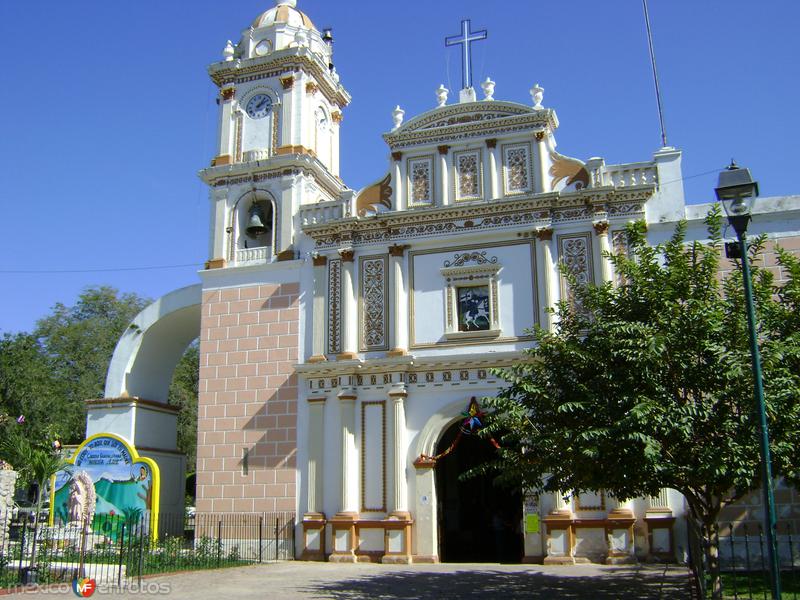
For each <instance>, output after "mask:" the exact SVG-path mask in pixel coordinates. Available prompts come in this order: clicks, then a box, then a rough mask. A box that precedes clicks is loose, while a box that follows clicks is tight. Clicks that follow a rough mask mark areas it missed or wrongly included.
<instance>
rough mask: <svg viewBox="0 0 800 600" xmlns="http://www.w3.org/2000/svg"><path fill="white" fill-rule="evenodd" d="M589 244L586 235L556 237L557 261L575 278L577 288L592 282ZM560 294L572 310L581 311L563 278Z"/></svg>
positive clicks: (590, 242) (570, 288)
mask: <svg viewBox="0 0 800 600" xmlns="http://www.w3.org/2000/svg"><path fill="white" fill-rule="evenodd" d="M591 244H592V241H591V236H590V235H589V234H588V233H583V234H576V235H561V236H558V253H559V259H560V260H561V262H562V263H564V264H565V265H566V266H567V269H569V271H570V273H572V275H573V276H574V277H575V283H576V284H577V285H579V286H581V285H587V284H590V283H593V282H594V275H593V273H594V268H593V266H592V246H591ZM561 293H562V297H563V298H566V299H567V300H568V301H569V302H570V304H572V306H573V308H575V309H576V310H581V306H579V305H578V300H577V298H576V296H575V290H574V289H572V286H571V285H570V283H569V281H568V280H567V278H566V277H563V276H562V277H561Z"/></svg>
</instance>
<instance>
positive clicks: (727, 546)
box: [688, 521, 800, 600]
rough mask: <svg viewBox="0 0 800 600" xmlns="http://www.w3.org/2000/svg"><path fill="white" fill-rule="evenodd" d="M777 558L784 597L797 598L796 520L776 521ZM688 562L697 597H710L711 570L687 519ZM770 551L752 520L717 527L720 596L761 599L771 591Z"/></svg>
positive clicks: (798, 549)
mask: <svg viewBox="0 0 800 600" xmlns="http://www.w3.org/2000/svg"><path fill="white" fill-rule="evenodd" d="M777 529H778V530H777V534H778V535H777V545H778V559H779V564H780V569H781V588H782V590H783V594H782V595H783V600H800V573H798V570H799V569H798V566H799V565H800V544H798V541H800V540H798V537H797V529H796V523H794V522H789V523H779V524H778V528H777ZM688 534H689V566H690V568H691V571H692V579H693V582H694V593H695V597H696V598H710V597H711V587H710V585H709V584H710V579H711V573H709V570H708V564H707V561H706V557H705V552H704V542H703V540H702V537H701V535H700V532H699V530H698V528H697V526H696V525H695V524H694V523H692V522H691V521H689V522H688ZM768 557H769V552H768V549H767V546H766V536H765V535H764V531H763V529H762V528H761V526H760V525H758V524H755V523H731V524H725V525H722V526H721V527H720V533H719V563H720V585H721V588H722V595H721V597H722V598H725V599H733V600H739V599H742V600H744V599H759V600H760V599H763V600H769V599H770V598H771V597H772V595H771V587H770V572H769V566H768V564H769V563H768V561H769V558H768Z"/></svg>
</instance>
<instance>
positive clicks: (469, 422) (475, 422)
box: [461, 397, 486, 435]
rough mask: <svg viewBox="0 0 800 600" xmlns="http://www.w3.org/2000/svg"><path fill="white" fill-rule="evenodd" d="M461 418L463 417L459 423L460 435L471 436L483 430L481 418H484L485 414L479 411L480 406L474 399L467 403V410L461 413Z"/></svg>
mask: <svg viewBox="0 0 800 600" xmlns="http://www.w3.org/2000/svg"><path fill="white" fill-rule="evenodd" d="M461 416H462V417H465V419H464V421H463V422H462V423H461V433H463V434H465V435H472V434H473V433H477V432H478V431H480V430H481V429H483V417H485V416H486V413H485V412H483V411H482V410H481V406H480V404H478V401H477V400H476V399H475V398H474V397H473V398H472V399H471V400H470V401H469V405H468V406H467V410H465V411H464V412H462V413H461Z"/></svg>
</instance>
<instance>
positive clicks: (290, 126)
mask: <svg viewBox="0 0 800 600" xmlns="http://www.w3.org/2000/svg"><path fill="white" fill-rule="evenodd" d="M280 82H281V87H283V96H282V102H281V128H280V132H281V137H280V141H279V142H278V146H291V145H293V144H294V140H293V136H294V133H295V130H296V127H295V125H294V118H293V117H294V115H295V113H296V111H297V107H296V106H295V102H294V98H293V93H292V92H293V90H294V88H295V83H296V79H295V76H294V75H287V76H286V77H281V78H280Z"/></svg>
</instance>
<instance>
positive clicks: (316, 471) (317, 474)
mask: <svg viewBox="0 0 800 600" xmlns="http://www.w3.org/2000/svg"><path fill="white" fill-rule="evenodd" d="M324 440H325V398H324V397H318V398H309V399H308V503H307V514H311V515H318V514H321V513H322V508H323V506H324V497H323V478H324V477H323V476H324V473H325V466H324V458H323V457H324V455H325V444H324Z"/></svg>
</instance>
